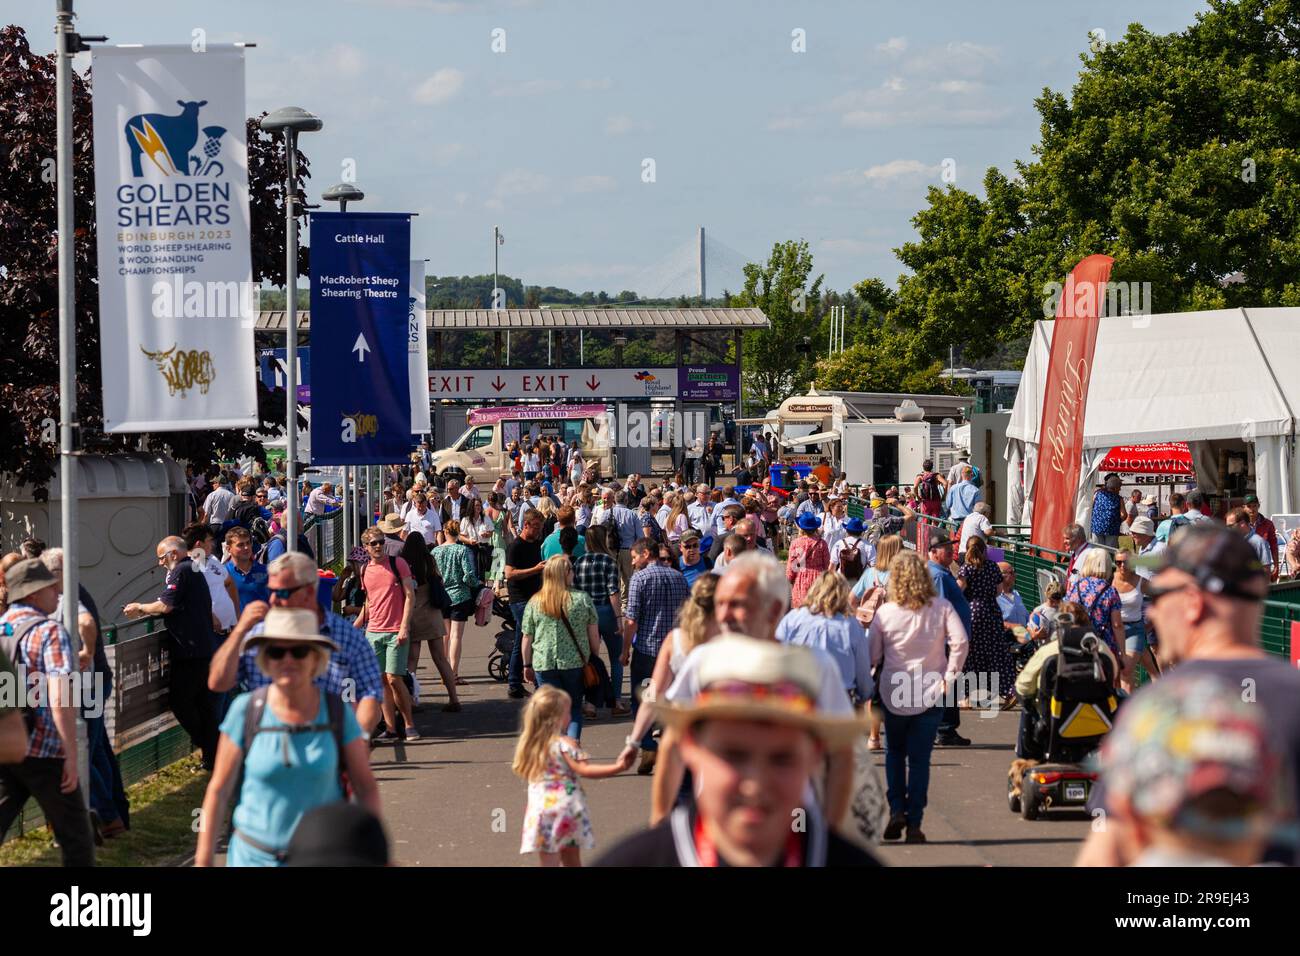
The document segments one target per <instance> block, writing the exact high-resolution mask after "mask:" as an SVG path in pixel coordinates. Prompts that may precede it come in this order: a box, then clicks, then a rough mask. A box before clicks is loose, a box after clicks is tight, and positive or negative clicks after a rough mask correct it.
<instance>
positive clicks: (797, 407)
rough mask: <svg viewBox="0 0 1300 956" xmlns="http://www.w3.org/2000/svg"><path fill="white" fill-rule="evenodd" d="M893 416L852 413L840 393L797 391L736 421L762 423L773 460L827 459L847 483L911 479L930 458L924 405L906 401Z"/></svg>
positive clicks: (892, 482)
mask: <svg viewBox="0 0 1300 956" xmlns="http://www.w3.org/2000/svg"><path fill="white" fill-rule="evenodd" d="M894 414H895V417H894V418H863V417H861V416H858V415H855V414H853V413H852V412H851V411H850V410H849V409H848V407H847V406H846V405H845V403H844V400H843V399H842V398H835V397H832V396H827V395H816V394H812V395H796V396H794V397H792V398H787V399H786V400H785V401H784V402H782V403H781V407H780V408H777V409H774V410H772V411H770V412H768V413H767V415H766V416H764V417H763V418H749V419H739V420H737V424H738V425H743V424H761V425H762V426H763V431H764V432H766V433H767V434H768V436H769V444H770V445H771V446H772V453H773V460H774V461H778V462H782V463H784V464H807V465H816V464H817V462H818V461H819V460H820V459H822V458H827V459H829V460H830V463H831V467H832V468H834V469H835V471H836V472H837V473H838V472H839V471H841V470H843V471H844V472H846V473H847V474H848V479H849V483H850V484H854V485H875V486H876V487H877V488H880V489H884V488H888V487H889V486H890V485H898V484H911V483H912V479H914V478H915V477H916V476H917V475H918V474H919V473H920V472H921V462H923V461H924V460H925V459H926V458H929V457H930V425H929V423H927V422H925V421H924V420H922V415H923V413H922V410H921V409H920V408H919V407H917V406H916V405H915V404H914V403H911V402H910V401H909V402H905V403H904V404H903V405H900V406H899V407H898V408H897V409H895V413H894Z"/></svg>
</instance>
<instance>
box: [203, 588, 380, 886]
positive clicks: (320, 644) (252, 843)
mask: <svg viewBox="0 0 1300 956" xmlns="http://www.w3.org/2000/svg"><path fill="white" fill-rule="evenodd" d="M249 648H255V649H256V650H257V666H258V669H259V670H261V671H262V673H264V674H266V675H267V676H268V677H270V678H271V681H272V683H271V685H270V686H269V687H267V688H265V689H264V691H255V692H253V693H249V694H243V695H241V696H240V697H238V698H236V699H235V701H234V703H232V704H231V705H230V711H229V712H228V713H227V714H226V719H225V720H224V721H223V722H222V724H221V737H220V741H219V743H218V745H217V759H216V766H215V768H214V769H213V771H212V779H211V780H210V781H209V783H208V789H207V792H206V793H205V794H204V797H203V811H202V814H201V816H200V821H201V822H202V826H201V827H200V830H199V840H198V848H197V850H196V852H195V857H194V865H195V866H211V865H212V857H213V853H214V851H215V848H216V839H217V834H218V831H219V830H221V829H222V826H223V824H224V821H225V819H226V806H227V805H228V804H229V803H230V801H231V799H232V798H233V799H234V801H235V812H234V815H233V822H234V837H233V838H232V839H231V841H230V851H229V855H228V856H227V858H226V865H227V866H281V865H283V863H284V859H285V853H286V850H287V848H288V846H289V839H290V837H292V836H293V831H294V829H295V828H296V827H297V826H298V821H299V820H301V819H302V817H303V816H304V815H305V814H306V813H307V812H308V811H310V810H313V809H315V808H316V807H319V806H322V805H324V804H328V803H334V802H337V801H340V800H343V799H345V798H346V794H345V792H344V789H343V787H344V785H343V782H342V774H343V772H346V774H347V782H348V783H349V784H350V785H351V788H352V791H353V792H354V793H355V795H356V798H357V802H359V803H360V804H361V805H362V806H364V807H365V808H366V809H367V810H369V811H370V812H371V813H373V814H375V815H376V816H378V815H379V814H380V812H381V810H380V805H379V787H378V786H377V785H376V783H375V778H374V776H373V774H372V773H371V771H370V747H369V745H368V744H367V742H366V739H365V736H364V735H363V734H362V732H361V727H360V726H359V725H358V724H357V720H356V717H355V716H353V713H352V708H351V707H348V706H336V705H334V704H332V703H331V702H330V700H329V699H328V697H327V695H326V693H325V691H324V690H323V689H321V688H319V687H317V686H316V684H315V679H316V678H317V677H318V676H320V675H321V674H324V673H325V671H326V669H328V667H329V661H330V654H331V653H333V652H335V651H337V650H338V645H337V644H335V643H334V641H333V640H331V639H330V638H329V637H328V636H327V635H324V634H321V633H320V626H319V623H318V621H317V618H316V613H315V612H314V611H309V610H301V609H298V608H282V607H277V608H272V609H271V610H269V611H268V612H267V614H266V620H265V624H264V627H263V629H262V631H261V632H260V633H258V634H256V635H251V634H250V635H249V636H248V637H247V638H246V639H245V640H244V643H243V649H245V650H246V649H249ZM336 741H340V742H341V743H342V750H341V751H340V749H339V747H338V746H337V745H336Z"/></svg>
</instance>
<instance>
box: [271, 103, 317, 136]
mask: <svg viewBox="0 0 1300 956" xmlns="http://www.w3.org/2000/svg"><path fill="white" fill-rule="evenodd" d="M258 125H259V126H261V127H262V129H264V130H266V132H268V133H278V132H280V131H281V130H288V131H292V132H295V133H314V132H316V130H318V129H320V128H321V127H322V126H324V125H325V124H324V123H323V122H322V121H321V118H320V117H319V116H317V115H316V114H315V113H308V112H307V111H306V110H305V109H303V108H302V107H300V106H282V107H280V109H278V110H276V111H275V112H273V113H268V114H267V115H265V116H263V117H262V119H261V120H260V121H259V123H258Z"/></svg>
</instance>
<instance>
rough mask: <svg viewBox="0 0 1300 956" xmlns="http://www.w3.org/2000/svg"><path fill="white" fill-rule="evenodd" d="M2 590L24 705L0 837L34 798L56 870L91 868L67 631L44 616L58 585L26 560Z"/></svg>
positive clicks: (0, 622)
mask: <svg viewBox="0 0 1300 956" xmlns="http://www.w3.org/2000/svg"><path fill="white" fill-rule="evenodd" d="M200 583H202V582H200ZM5 588H6V590H7V591H8V594H9V598H8V599H9V607H8V609H7V610H6V611H5V613H4V616H3V617H0V653H3V655H4V656H5V657H8V658H10V659H11V660H13V662H14V664H15V666H16V667H17V668H19V673H20V674H23V675H24V677H25V679H23V680H20V681H18V682H17V683H18V686H14V687H11V688H10V690H12V691H13V692H15V693H17V694H20V695H21V698H22V699H21V701H20V703H22V704H23V705H25V713H24V720H25V721H26V723H27V748H26V756H25V757H24V758H23V760H22V762H21V763H14V764H6V765H3V766H0V840H3V839H4V837H5V834H6V833H7V832H8V831H9V827H10V825H11V824H12V823H13V822H14V820H16V819H17V818H18V815H19V814H20V813H22V811H23V805H24V804H25V803H27V798H28V797H35V798H36V802H37V803H38V804H40V807H41V810H42V811H43V812H44V814H45V819H46V821H47V822H48V823H49V824H50V826H51V827H53V829H54V836H55V839H57V840H58V841H59V847H60V849H62V851H63V865H64V866H94V864H95V837H94V833H93V831H92V830H91V826H90V812H89V811H88V810H87V808H86V801H85V798H84V797H83V796H82V792H81V788H80V785H79V784H80V782H79V781H78V780H77V708H76V706H75V703H74V696H73V693H72V687H71V683H70V675H72V674H74V673H76V670H77V659H76V658H75V657H74V656H73V654H72V641H71V639H70V638H69V637H68V632H67V631H66V630H64V629H63V625H62V624H60V623H59V622H58V621H55V620H53V619H52V618H51V617H50V616H49V615H51V614H53V613H54V609H55V608H56V607H57V606H58V603H59V593H60V591H61V585H60V583H59V580H58V579H57V578H56V577H55V576H54V574H53V573H52V572H51V571H50V570H49V568H47V567H46V566H45V565H44V564H43V563H42V562H41V561H40V559H39V558H27V559H25V560H23V561H18V562H16V563H14V564H13V565H12V566H10V568H9V570H8V571H6V572H5ZM205 590H206V588H205ZM9 676H10V677H12V674H10V675H9ZM33 676H34V677H35V679H36V682H35V683H34V686H32V692H31V693H29V692H28V687H29V685H31V684H33V681H32V678H33ZM6 696H8V695H7V694H6ZM0 713H2V712H0Z"/></svg>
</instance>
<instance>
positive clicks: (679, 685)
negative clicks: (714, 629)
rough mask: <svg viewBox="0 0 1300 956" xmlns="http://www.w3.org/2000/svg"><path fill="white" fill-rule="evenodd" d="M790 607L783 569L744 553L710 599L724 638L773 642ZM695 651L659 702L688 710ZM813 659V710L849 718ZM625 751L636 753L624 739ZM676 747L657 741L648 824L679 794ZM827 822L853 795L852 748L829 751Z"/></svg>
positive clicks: (834, 684) (833, 679) (762, 555)
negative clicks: (817, 680) (817, 683)
mask: <svg viewBox="0 0 1300 956" xmlns="http://www.w3.org/2000/svg"><path fill="white" fill-rule="evenodd" d="M789 607H790V584H789V582H788V581H787V580H786V576H785V566H784V565H783V564H782V563H781V562H780V561H779V560H777V559H776V558H774V557H773V556H772V555H770V554H768V553H766V552H763V551H746V552H745V553H744V554H742V555H740V556H738V557H737V558H736V559H735V560H734V561H732V562H731V563H730V564H728V565H727V569H726V571H725V572H724V573H723V574H722V578H721V580H720V581H719V582H718V588H717V591H716V592H715V593H714V597H713V608H714V616H715V618H716V620H717V622H718V624H719V625H721V627H722V630H723V632H724V633H727V632H730V633H733V634H737V635H743V636H746V637H749V638H752V639H754V640H761V641H775V640H776V628H777V625H778V624H780V623H781V618H782V617H784V616H785V613H786V611H787V610H789ZM703 646H704V645H701V647H697V648H696V649H695V650H693V651H692V652H691V653H690V654H689V655H687V657H686V660H685V661H683V662H682V669H681V670H680V671H679V672H678V673H677V675H676V678H675V680H674V681H673V684H672V686H671V687H669V688H668V689H667V691H664V692H663V693H662V698H663V699H664V700H667V701H669V702H672V703H675V704H688V703H690V702H691V701H693V700H694V699H695V698H696V697H697V696H698V695H699V691H700V688H699V673H698V671H699V662H700V656H699V654H700V651H701V650H702V648H703ZM809 650H810V651H811V652H812V653H813V654H814V655H816V657H817V663H818V668H819V670H820V673H821V689H820V692H819V694H818V697H817V709H818V710H819V711H821V712H824V713H827V714H831V715H835V716H841V717H843V716H852V714H853V704H852V702H851V701H850V700H849V696H848V694H847V692H846V691H845V690H844V679H843V676H842V675H841V673H840V669H839V666H838V665H837V664H836V663H835V660H834V658H832V657H831V656H830V655H829V654H828V653H826V652H825V651H824V650H820V649H818V648H809ZM624 744H625V745H626V746H627V747H635V746H636V741H635V740H634V739H633V738H632V737H629V738H628V739H627V740H625V741H624ZM677 747H678V741H677V740H675V739H674V738H673V736H672V735H671V734H665V735H664V736H663V737H662V738H661V739H660V741H659V757H658V764H659V766H658V767H657V768H656V771H655V782H654V801H653V807H652V811H651V823H652V824H654V823H658V822H659V820H660V819H661V818H662V817H663V816H664V815H665V814H667V813H668V811H669V810H671V809H672V803H673V800H674V799H675V797H676V796H677V794H678V791H680V789H681V783H682V770H683V767H682V763H681V758H680V754H679V752H678V749H677ZM826 794H827V797H826V804H827V806H826V810H827V813H826V819H827V820H828V821H829V822H830V824H831V825H832V826H837V825H839V823H840V822H841V821H843V820H844V818H845V815H846V814H847V812H848V808H849V801H850V799H851V798H852V795H853V747H852V746H851V745H850V746H848V747H845V748H841V749H837V750H834V751H831V752H830V754H829V755H828V770H827V779H826Z"/></svg>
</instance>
